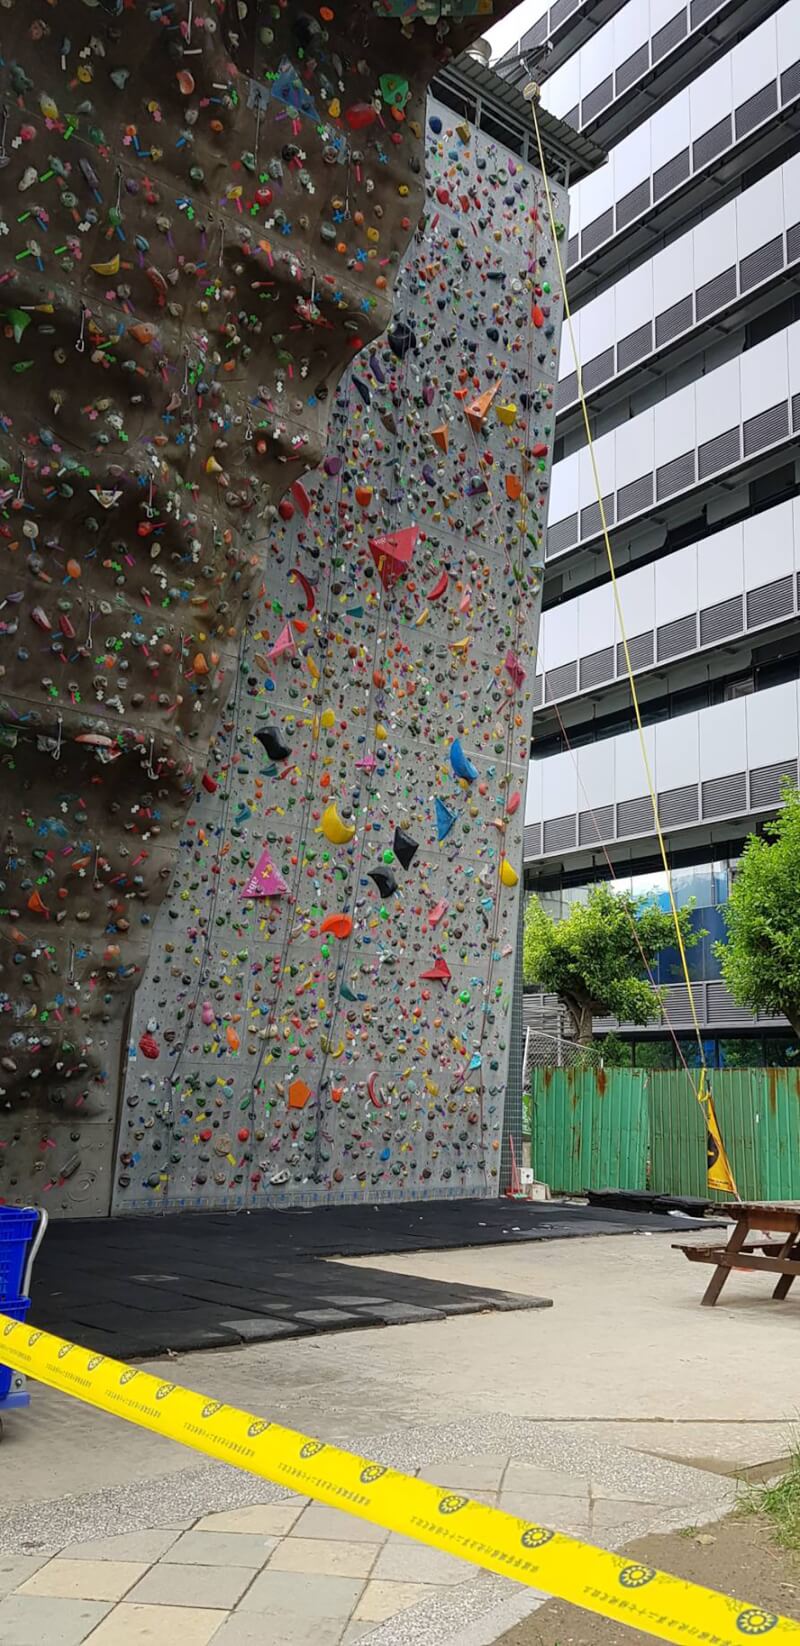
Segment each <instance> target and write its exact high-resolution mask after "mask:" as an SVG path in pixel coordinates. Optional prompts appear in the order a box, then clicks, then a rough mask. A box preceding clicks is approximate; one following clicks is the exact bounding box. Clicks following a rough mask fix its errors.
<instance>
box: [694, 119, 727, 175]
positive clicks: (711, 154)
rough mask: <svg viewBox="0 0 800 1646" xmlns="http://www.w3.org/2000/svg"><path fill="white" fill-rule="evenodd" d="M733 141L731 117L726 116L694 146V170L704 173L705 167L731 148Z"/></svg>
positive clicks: (705, 132) (704, 133)
mask: <svg viewBox="0 0 800 1646" xmlns="http://www.w3.org/2000/svg"><path fill="white" fill-rule="evenodd" d="M732 140H733V139H732V132H731V117H730V115H729V114H725V115H723V117H722V119H721V120H718V121H717V122H716V125H713V126H711V127H710V128H709V130H708V131H704V132H703V135H702V137H698V139H697V142H696V143H693V144H692V170H693V171H702V168H703V166H708V165H710V164H711V161H712V160H716V158H717V155H719V154H724V152H725V150H726V149H729V148H730V146H731V142H732Z"/></svg>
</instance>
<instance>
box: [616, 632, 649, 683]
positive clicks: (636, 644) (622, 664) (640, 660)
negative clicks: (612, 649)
mask: <svg viewBox="0 0 800 1646" xmlns="http://www.w3.org/2000/svg"><path fill="white" fill-rule="evenodd" d="M628 656H629V657H630V660H631V668H632V669H634V670H636V669H648V668H649V667H650V664H651V663H652V661H653V631H652V629H645V630H644V631H643V633H642V634H629V635H628ZM627 672H628V664H627V659H626V657H625V647H624V646H623V644H622V641H621V640H618V641H617V674H627Z"/></svg>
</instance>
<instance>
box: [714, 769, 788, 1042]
mask: <svg viewBox="0 0 800 1646" xmlns="http://www.w3.org/2000/svg"><path fill="white" fill-rule="evenodd" d="M724 914H725V926H726V930H727V937H726V941H725V942H724V943H717V944H716V945H715V952H716V954H717V955H718V956H719V959H720V961H721V963H722V975H723V977H724V979H725V982H726V983H727V985H728V988H729V989H730V992H731V994H732V995H733V998H734V1000H735V1001H736V1002H737V1003H738V1005H740V1006H747V1007H749V1008H750V1010H751V1011H757V1012H771V1013H782V1014H783V1016H784V1017H787V1018H788V1019H789V1022H790V1023H791V1025H792V1028H793V1029H794V1032H795V1034H796V1035H800V793H798V791H797V789H794V788H792V787H791V786H790V785H787V786H786V788H785V789H784V799H783V806H782V808H781V811H780V814H779V815H778V817H776V818H775V820H774V821H773V822H771V823H765V824H764V832H763V835H750V837H749V839H748V841H747V844H746V846H745V848H744V852H743V853H742V858H741V862H740V864H739V871H738V874H737V876H736V879H735V881H734V883H733V886H732V887H731V895H730V901H729V902H728V903H727V904H726V906H725V910H724Z"/></svg>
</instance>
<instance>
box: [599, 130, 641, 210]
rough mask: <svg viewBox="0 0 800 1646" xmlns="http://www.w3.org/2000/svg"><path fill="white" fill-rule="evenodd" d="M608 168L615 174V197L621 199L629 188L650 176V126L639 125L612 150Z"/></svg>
mask: <svg viewBox="0 0 800 1646" xmlns="http://www.w3.org/2000/svg"><path fill="white" fill-rule="evenodd" d="M606 170H611V171H613V174H614V199H615V200H620V199H621V198H622V195H623V194H627V193H628V191H629V189H633V188H635V187H636V184H637V183H641V182H642V180H643V179H644V178H645V177H649V176H650V127H649V125H645V126H638V127H637V129H636V131H632V132H631V133H630V134H629V135H628V136H627V137H624V138H623V139H622V142H621V143H618V144H617V146H616V148H615V149H612V151H611V165H610V167H607V168H606Z"/></svg>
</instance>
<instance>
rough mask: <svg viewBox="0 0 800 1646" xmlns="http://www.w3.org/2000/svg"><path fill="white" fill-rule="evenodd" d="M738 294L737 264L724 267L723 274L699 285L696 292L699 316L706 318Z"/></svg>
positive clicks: (699, 318)
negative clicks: (727, 267)
mask: <svg viewBox="0 0 800 1646" xmlns="http://www.w3.org/2000/svg"><path fill="white" fill-rule="evenodd" d="M735 296H736V266H735V264H732V265H731V267H730V268H729V269H723V270H722V273H721V274H715V275H714V278H713V280H707V281H706V283H705V285H704V286H698V288H697V293H696V302H697V318H698V320H705V319H706V317H707V315H709V314H714V313H715V311H716V310H717V309H723V308H724V307H725V304H726V303H732V302H733V299H734V297H735Z"/></svg>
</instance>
